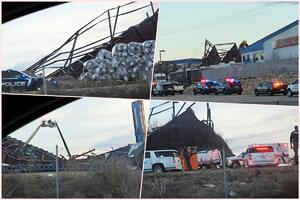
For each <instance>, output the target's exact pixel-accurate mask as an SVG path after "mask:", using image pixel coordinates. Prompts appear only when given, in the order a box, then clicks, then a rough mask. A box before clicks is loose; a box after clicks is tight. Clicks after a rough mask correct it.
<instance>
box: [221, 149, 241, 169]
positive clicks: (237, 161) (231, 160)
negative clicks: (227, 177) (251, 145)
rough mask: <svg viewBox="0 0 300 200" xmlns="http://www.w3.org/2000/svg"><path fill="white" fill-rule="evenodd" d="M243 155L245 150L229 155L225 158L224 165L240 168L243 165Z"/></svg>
mask: <svg viewBox="0 0 300 200" xmlns="http://www.w3.org/2000/svg"><path fill="white" fill-rule="evenodd" d="M244 155H245V152H242V153H241V154H239V155H237V156H231V157H227V158H226V166H227V167H230V168H240V167H244V166H245V162H244Z"/></svg>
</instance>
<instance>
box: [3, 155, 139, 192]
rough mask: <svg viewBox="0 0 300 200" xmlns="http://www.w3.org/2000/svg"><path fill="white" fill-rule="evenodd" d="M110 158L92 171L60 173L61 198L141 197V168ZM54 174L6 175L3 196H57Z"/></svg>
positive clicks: (4, 175)
mask: <svg viewBox="0 0 300 200" xmlns="http://www.w3.org/2000/svg"><path fill="white" fill-rule="evenodd" d="M127 164H128V163H127V161H125V160H111V161H108V162H106V163H105V165H102V166H101V168H98V169H96V170H93V171H81V172H80V171H77V172H75V171H73V172H72V171H69V172H68V171H65V172H59V190H60V191H59V193H60V195H59V197H60V198H138V197H139V191H140V180H141V171H140V170H129V169H128V168H127ZM55 177H56V176H55V173H15V174H3V176H2V197H5V198H55V197H56V185H55V180H56V179H55Z"/></svg>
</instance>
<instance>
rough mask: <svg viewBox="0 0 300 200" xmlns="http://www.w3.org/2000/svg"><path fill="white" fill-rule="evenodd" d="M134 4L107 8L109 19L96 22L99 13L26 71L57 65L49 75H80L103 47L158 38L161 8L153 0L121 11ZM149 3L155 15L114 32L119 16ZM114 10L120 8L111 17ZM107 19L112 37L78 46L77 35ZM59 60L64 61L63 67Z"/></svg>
mask: <svg viewBox="0 0 300 200" xmlns="http://www.w3.org/2000/svg"><path fill="white" fill-rule="evenodd" d="M133 3H134V2H130V3H127V4H124V5H121V6H118V7H116V8H112V9H109V10H107V11H105V12H104V13H102V14H106V13H107V14H108V16H109V17H108V18H105V19H103V20H101V21H99V22H96V21H95V20H96V19H97V18H98V17H100V16H102V14H101V15H99V16H98V17H97V18H95V19H93V20H92V21H91V22H89V23H88V24H86V25H85V26H83V27H81V28H80V29H79V30H78V31H77V32H75V33H74V34H73V35H72V36H71V37H70V38H69V39H68V40H67V41H66V42H65V43H64V44H62V46H60V47H59V48H58V49H56V50H54V51H53V52H52V53H50V54H49V55H47V56H45V57H44V58H42V59H41V60H39V61H38V62H36V63H35V64H33V65H32V66H31V67H29V68H28V69H26V71H28V72H32V73H37V72H41V71H42V69H43V68H49V69H50V68H52V69H55V68H58V69H57V70H56V71H54V72H53V73H51V74H49V75H48V77H53V76H54V77H55V76H63V75H71V76H74V77H79V76H80V74H81V73H82V71H83V63H84V62H85V61H87V60H90V59H92V58H95V57H96V55H97V53H98V52H99V50H100V49H106V50H109V51H111V50H112V47H113V46H114V45H115V44H117V43H129V42H144V41H146V40H155V38H156V28H157V19H158V9H157V10H156V11H154V8H153V4H152V2H150V4H148V5H146V6H143V7H140V8H136V9H134V10H131V11H128V12H125V13H119V9H120V8H122V7H126V6H127V5H129V4H133ZM149 6H151V8H152V13H153V15H152V16H149V14H148V13H146V15H145V16H147V17H146V19H144V20H143V21H142V22H141V23H139V24H137V25H134V26H131V27H130V28H128V29H127V30H126V31H123V32H119V33H115V26H116V23H117V19H118V17H119V16H122V15H127V14H131V15H132V16H134V15H133V14H134V12H136V11H138V10H142V9H145V8H147V7H149ZM113 9H118V11H117V14H116V16H110V14H109V13H110V11H111V10H113ZM113 18H115V23H114V27H112V26H113V24H112V21H113ZM97 20H99V19H97ZM104 21H109V25H110V26H109V27H110V33H111V35H110V36H107V37H104V38H99V40H97V41H94V42H92V43H90V44H87V45H85V46H82V47H76V48H75V44H76V40H77V38H79V36H81V35H82V34H83V33H85V32H86V31H88V30H90V29H92V28H94V27H95V26H96V25H97V24H100V23H101V22H104ZM93 23H94V24H93ZM109 38H110V40H109V41H108V42H103V41H104V40H106V39H109ZM101 42H102V43H101ZM70 43H73V47H72V49H71V51H67V52H61V49H62V48H63V47H65V46H66V45H68V44H70ZM63 55H65V56H67V58H64V59H61V58H59V57H60V56H63ZM58 63H62V65H63V66H62V65H61V64H58ZM58 65H59V66H58Z"/></svg>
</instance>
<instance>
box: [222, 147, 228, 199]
mask: <svg viewBox="0 0 300 200" xmlns="http://www.w3.org/2000/svg"><path fill="white" fill-rule="evenodd" d="M222 163H223V171H224V195H225V199H227V194H228V192H227V190H228V189H227V175H226V158H225V146H224V144H223V162H222Z"/></svg>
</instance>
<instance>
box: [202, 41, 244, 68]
mask: <svg viewBox="0 0 300 200" xmlns="http://www.w3.org/2000/svg"><path fill="white" fill-rule="evenodd" d="M230 61H235V62H241V54H240V52H239V49H238V47H237V45H236V43H233V42H232V43H221V44H212V43H211V42H209V41H208V40H205V49H204V56H203V63H202V65H204V66H209V65H217V64H219V63H220V62H224V63H229V62H230Z"/></svg>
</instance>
